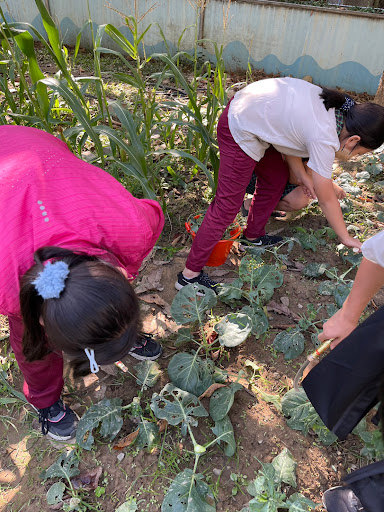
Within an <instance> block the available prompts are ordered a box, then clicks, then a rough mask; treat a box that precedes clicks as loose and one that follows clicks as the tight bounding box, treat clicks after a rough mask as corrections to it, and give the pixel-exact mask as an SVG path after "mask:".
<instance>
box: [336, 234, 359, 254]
mask: <svg viewBox="0 0 384 512" xmlns="http://www.w3.org/2000/svg"><path fill="white" fill-rule="evenodd" d="M340 242H341V243H342V244H344V245H346V246H347V247H352V248H356V249H359V251H358V252H361V246H362V245H363V244H362V243H361V242H360V240H358V239H357V238H352V237H351V236H348V238H345V239H344V238H343V239H342V240H341V239H340Z"/></svg>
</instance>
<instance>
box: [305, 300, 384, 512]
mask: <svg viewBox="0 0 384 512" xmlns="http://www.w3.org/2000/svg"><path fill="white" fill-rule="evenodd" d="M383 374H384V306H383V307H381V308H380V309H379V310H378V311H376V312H375V313H374V314H373V315H371V316H370V317H369V318H368V319H367V320H365V322H363V323H362V324H361V325H360V326H359V327H357V328H356V329H355V330H354V331H353V332H352V333H351V334H350V335H349V336H348V337H347V338H345V339H344V340H343V341H342V342H341V343H340V344H339V345H338V346H337V347H336V348H335V349H334V350H332V351H331V352H330V353H329V354H328V355H327V356H326V357H324V359H323V360H322V361H321V362H320V363H319V364H318V365H317V366H315V367H314V368H313V369H312V370H311V371H310V372H309V374H308V376H307V377H306V378H305V379H304V381H303V387H304V389H305V391H306V393H307V395H308V398H309V400H310V401H311V402H312V405H313V406H314V408H315V409H316V411H317V412H318V414H319V416H320V417H321V419H322V420H323V422H324V423H325V425H326V426H327V427H328V428H329V429H330V430H332V432H334V433H335V434H336V435H337V436H338V438H339V439H345V438H346V437H347V435H348V434H349V433H350V432H351V431H352V430H353V429H354V428H355V426H356V425H357V424H358V423H359V421H360V420H361V419H362V418H363V417H364V416H365V415H366V414H367V412H368V411H370V410H371V409H372V407H374V406H375V405H376V404H377V403H378V401H379V397H378V392H379V384H380V382H381V379H382V376H383ZM345 482H346V483H347V484H348V485H349V487H351V488H352V490H353V491H354V492H355V494H356V496H358V498H359V499H360V501H361V503H362V505H363V506H364V508H365V510H366V511H367V512H384V461H380V462H376V463H375V464H370V465H368V466H367V467H365V468H362V469H359V470H358V471H354V472H353V473H351V474H350V475H348V476H347V477H346V478H345Z"/></svg>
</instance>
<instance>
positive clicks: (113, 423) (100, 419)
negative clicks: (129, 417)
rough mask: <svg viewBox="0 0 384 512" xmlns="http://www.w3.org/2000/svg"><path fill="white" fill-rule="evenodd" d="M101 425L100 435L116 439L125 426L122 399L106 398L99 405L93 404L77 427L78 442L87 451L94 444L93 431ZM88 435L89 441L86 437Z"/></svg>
mask: <svg viewBox="0 0 384 512" xmlns="http://www.w3.org/2000/svg"><path fill="white" fill-rule="evenodd" d="M99 424H101V428H100V435H101V436H102V437H106V438H108V439H109V440H110V441H112V439H114V438H115V437H116V436H117V434H118V433H119V432H120V429H121V427H122V425H123V418H122V417H121V399H120V398H111V399H110V398H104V399H103V400H101V402H99V403H98V404H93V405H91V407H90V408H89V409H88V410H87V412H86V413H85V414H84V415H83V417H82V418H81V419H80V421H79V424H78V426H77V434H76V441H77V443H78V444H79V445H80V446H81V447H82V448H84V449H85V450H90V449H91V447H92V444H93V442H94V437H93V435H92V431H93V429H95V428H97V427H98V426H99ZM87 435H88V437H87V439H85V437H86V436H87Z"/></svg>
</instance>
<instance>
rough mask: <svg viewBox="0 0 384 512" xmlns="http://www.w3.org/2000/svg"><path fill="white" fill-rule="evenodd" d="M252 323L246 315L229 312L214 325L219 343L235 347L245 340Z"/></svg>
mask: <svg viewBox="0 0 384 512" xmlns="http://www.w3.org/2000/svg"><path fill="white" fill-rule="evenodd" d="M252 326H253V323H252V320H251V319H250V318H249V316H248V315H245V314H243V313H229V315H226V316H225V317H224V318H222V320H220V322H219V323H217V324H216V325H215V331H216V332H217V333H218V335H219V337H218V339H219V342H220V345H223V346H225V347H236V346H237V345H240V344H241V343H243V341H245V340H246V339H247V338H248V336H249V334H250V332H251V329H252Z"/></svg>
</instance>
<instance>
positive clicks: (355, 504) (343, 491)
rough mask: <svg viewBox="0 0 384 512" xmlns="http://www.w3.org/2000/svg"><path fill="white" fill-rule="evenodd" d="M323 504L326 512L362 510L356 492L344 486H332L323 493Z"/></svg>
mask: <svg viewBox="0 0 384 512" xmlns="http://www.w3.org/2000/svg"><path fill="white" fill-rule="evenodd" d="M323 505H324V507H325V508H326V509H327V511H328V512H364V510H365V509H364V507H363V505H362V504H361V503H360V500H359V498H358V497H357V496H356V494H355V493H354V492H353V491H352V489H349V488H348V487H345V486H338V487H332V488H331V489H328V490H326V491H325V493H324V494H323Z"/></svg>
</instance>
